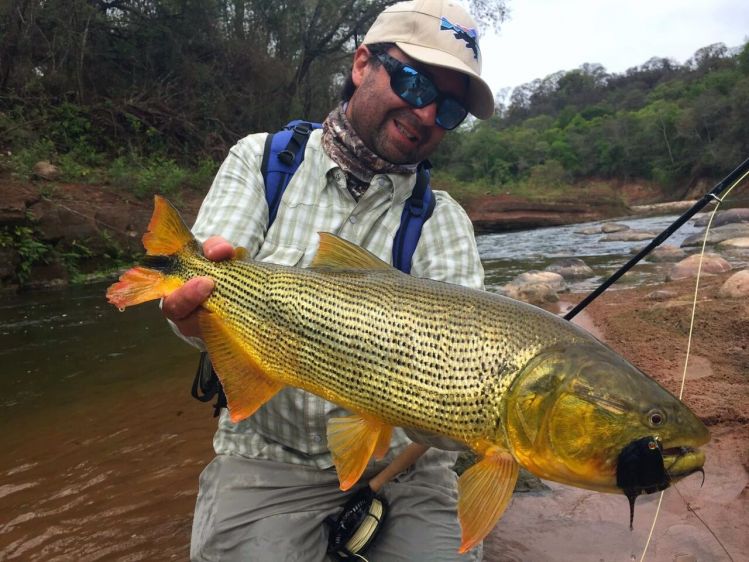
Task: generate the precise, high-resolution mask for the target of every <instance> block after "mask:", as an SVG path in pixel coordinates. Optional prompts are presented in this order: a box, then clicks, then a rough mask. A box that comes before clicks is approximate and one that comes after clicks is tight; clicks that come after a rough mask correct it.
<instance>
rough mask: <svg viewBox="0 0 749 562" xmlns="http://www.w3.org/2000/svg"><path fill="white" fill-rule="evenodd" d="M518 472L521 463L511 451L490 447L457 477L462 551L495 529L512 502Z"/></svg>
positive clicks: (470, 547) (471, 546) (465, 550)
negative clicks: (478, 459) (479, 458)
mask: <svg viewBox="0 0 749 562" xmlns="http://www.w3.org/2000/svg"><path fill="white" fill-rule="evenodd" d="M518 471H519V466H518V463H517V462H516V461H515V459H514V458H513V457H512V455H511V454H510V453H509V452H508V451H506V450H504V449H500V448H499V447H491V448H489V449H488V450H487V451H486V453H485V455H484V458H483V459H481V460H480V461H479V462H477V463H476V464H474V465H473V466H472V467H471V468H469V469H468V470H466V471H465V472H464V473H463V474H462V475H461V477H460V478H459V479H458V519H459V520H460V527H461V529H462V542H461V544H460V550H459V552H460V553H461V554H462V553H464V552H468V551H469V550H470V549H472V548H473V547H474V546H476V545H477V544H478V543H480V542H481V541H482V540H483V538H484V537H485V536H486V535H487V534H489V531H491V530H492V529H493V528H494V525H495V524H496V523H497V521H498V520H499V518H500V517H501V516H502V513H504V510H505V508H506V507H507V504H508V503H510V498H511V497H512V491H513V490H514V489H515V482H516V481H517V479H518Z"/></svg>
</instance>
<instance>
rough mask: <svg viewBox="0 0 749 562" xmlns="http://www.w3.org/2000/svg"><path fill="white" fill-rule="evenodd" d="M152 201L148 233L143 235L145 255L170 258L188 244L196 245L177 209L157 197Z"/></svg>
mask: <svg viewBox="0 0 749 562" xmlns="http://www.w3.org/2000/svg"><path fill="white" fill-rule="evenodd" d="M153 199H154V201H153V215H151V222H149V223H148V231H147V232H146V233H145V234H144V235H143V246H144V247H145V248H146V254H148V255H149V256H171V255H172V254H176V253H177V252H179V251H181V250H182V249H183V248H184V247H185V246H187V245H188V244H190V243H194V244H197V243H196V242H195V238H194V237H193V235H192V233H191V232H190V229H189V228H187V225H186V224H185V221H183V220H182V217H181V216H180V214H179V212H178V211H177V209H175V208H174V206H173V205H172V204H171V203H170V202H169V201H167V200H166V199H165V198H163V197H161V196H159V195H155V196H154V198H153Z"/></svg>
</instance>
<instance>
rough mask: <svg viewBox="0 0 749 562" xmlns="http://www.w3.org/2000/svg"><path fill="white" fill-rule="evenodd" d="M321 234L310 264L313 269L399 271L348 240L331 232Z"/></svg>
mask: <svg viewBox="0 0 749 562" xmlns="http://www.w3.org/2000/svg"><path fill="white" fill-rule="evenodd" d="M319 235H320V247H319V248H318V249H317V253H316V254H315V258H314V259H313V260H312V264H311V265H310V268H312V269H338V270H343V271H346V270H351V269H366V270H378V269H379V270H386V271H387V270H392V271H397V270H396V269H395V268H394V267H393V266H392V265H390V264H388V263H385V262H384V261H382V260H381V259H380V258H378V257H377V256H375V255H374V254H373V253H371V252H369V251H367V250H365V249H364V248H361V247H359V246H357V245H356V244H353V243H352V242H349V241H348V240H344V239H343V238H340V237H338V236H336V235H335V234H331V233H330V232H320V233H319Z"/></svg>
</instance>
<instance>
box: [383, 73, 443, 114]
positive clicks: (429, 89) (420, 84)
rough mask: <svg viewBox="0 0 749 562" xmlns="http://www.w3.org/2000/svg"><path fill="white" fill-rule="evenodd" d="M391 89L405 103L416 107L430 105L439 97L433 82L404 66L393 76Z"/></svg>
mask: <svg viewBox="0 0 749 562" xmlns="http://www.w3.org/2000/svg"><path fill="white" fill-rule="evenodd" d="M390 87H391V88H392V89H393V91H394V92H395V93H396V94H397V95H398V96H399V97H400V98H401V99H402V100H403V101H405V102H407V103H410V104H411V105H413V106H414V107H424V106H425V105H429V104H430V103H432V102H433V101H434V99H435V98H436V97H437V88H435V87H434V84H432V81H431V80H429V78H427V77H426V76H424V75H423V74H421V73H419V72H418V71H416V70H414V69H413V68H411V67H410V66H403V67H402V68H401V69H400V70H399V71H397V72H394V73H393V74H392V75H391V77H390Z"/></svg>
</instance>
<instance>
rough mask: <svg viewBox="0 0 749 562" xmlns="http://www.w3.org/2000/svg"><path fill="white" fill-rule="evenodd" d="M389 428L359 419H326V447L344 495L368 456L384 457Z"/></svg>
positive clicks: (367, 459) (378, 422)
mask: <svg viewBox="0 0 749 562" xmlns="http://www.w3.org/2000/svg"><path fill="white" fill-rule="evenodd" d="M392 431H393V428H392V427H391V426H389V425H386V424H384V423H382V422H380V421H377V420H373V419H367V418H363V417H362V416H357V415H353V416H345V417H342V418H332V419H330V420H328V448H329V449H330V453H331V455H332V457H333V464H334V465H335V468H336V472H337V473H338V481H339V483H340V487H341V490H343V491H344V492H345V491H346V490H348V489H349V488H351V487H352V486H353V485H354V484H356V483H357V482H358V480H359V478H361V475H362V473H363V472H364V469H366V468H367V463H369V459H370V458H372V455H373V454H375V455H380V456H384V455H385V453H387V450H388V447H389V445H390V436H391V434H392Z"/></svg>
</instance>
